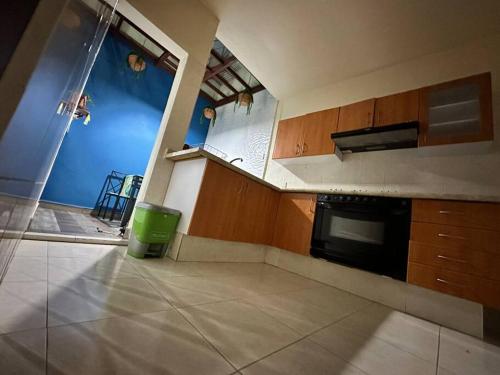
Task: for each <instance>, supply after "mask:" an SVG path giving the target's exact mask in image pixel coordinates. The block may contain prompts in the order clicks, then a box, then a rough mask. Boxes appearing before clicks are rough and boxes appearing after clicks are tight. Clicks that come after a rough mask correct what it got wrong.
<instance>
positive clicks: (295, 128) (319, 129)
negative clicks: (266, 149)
mask: <svg viewBox="0 0 500 375" xmlns="http://www.w3.org/2000/svg"><path fill="white" fill-rule="evenodd" d="M338 116H339V109H338V108H332V109H327V110H324V111H319V112H313V113H309V114H307V115H304V116H299V117H294V118H291V119H286V120H281V121H280V122H279V124H278V131H277V134H276V143H275V146H274V153H273V159H283V158H293V157H301V156H313V155H327V154H333V152H334V147H335V145H334V143H333V142H332V140H331V134H332V133H334V132H335V131H336V130H337V123H338Z"/></svg>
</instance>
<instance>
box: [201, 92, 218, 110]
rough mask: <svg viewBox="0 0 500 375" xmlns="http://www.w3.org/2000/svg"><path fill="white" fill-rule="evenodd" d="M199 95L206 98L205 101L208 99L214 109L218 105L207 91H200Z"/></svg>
mask: <svg viewBox="0 0 500 375" xmlns="http://www.w3.org/2000/svg"><path fill="white" fill-rule="evenodd" d="M199 95H200V96H202V97H204V98H205V99H207V100H208V101H209V102H210V104H211V105H212V106H213V107H215V103H217V102H216V101H215V100H214V98H212V97H211V96H210V95H208V94H207V93H206V92H205V91H203V90H200V92H199Z"/></svg>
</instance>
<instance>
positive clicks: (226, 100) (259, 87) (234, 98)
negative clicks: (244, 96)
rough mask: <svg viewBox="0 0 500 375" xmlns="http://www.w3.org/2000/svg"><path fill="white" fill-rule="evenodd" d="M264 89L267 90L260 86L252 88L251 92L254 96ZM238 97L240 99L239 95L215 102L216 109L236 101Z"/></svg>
mask: <svg viewBox="0 0 500 375" xmlns="http://www.w3.org/2000/svg"><path fill="white" fill-rule="evenodd" d="M264 89H265V87H264V86H262V85H258V86H255V87H252V88H250V92H251V93H252V94H255V93H257V92H259V91H262V90H264ZM237 97H238V94H234V95H230V96H227V97H225V98H224V99H221V100H219V101H217V102H215V107H216V108H217V107H220V106H222V105H224V104H227V103H231V102H232V101H234V100H236V98H237Z"/></svg>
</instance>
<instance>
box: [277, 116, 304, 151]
mask: <svg viewBox="0 0 500 375" xmlns="http://www.w3.org/2000/svg"><path fill="white" fill-rule="evenodd" d="M303 118H304V116H299V117H294V118H290V119H286V120H281V121H280V122H279V124H278V131H277V133H276V142H275V145H274V152H273V159H283V158H294V157H298V156H300V152H301V147H302V142H303V140H302V121H303Z"/></svg>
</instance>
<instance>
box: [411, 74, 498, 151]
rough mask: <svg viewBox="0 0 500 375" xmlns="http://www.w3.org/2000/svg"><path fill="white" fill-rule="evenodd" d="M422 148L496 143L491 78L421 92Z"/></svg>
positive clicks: (482, 76)
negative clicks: (482, 142)
mask: <svg viewBox="0 0 500 375" xmlns="http://www.w3.org/2000/svg"><path fill="white" fill-rule="evenodd" d="M419 120H420V136H419V146H430V145H440V144H449V143H465V142H478V141H486V140H491V139H493V114H492V105H491V74H490V73H484V74H479V75H475V76H472V77H467V78H462V79H458V80H455V81H451V82H446V83H442V84H439V85H434V86H429V87H424V88H422V89H421V90H420V114H419Z"/></svg>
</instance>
